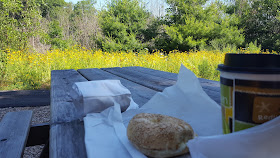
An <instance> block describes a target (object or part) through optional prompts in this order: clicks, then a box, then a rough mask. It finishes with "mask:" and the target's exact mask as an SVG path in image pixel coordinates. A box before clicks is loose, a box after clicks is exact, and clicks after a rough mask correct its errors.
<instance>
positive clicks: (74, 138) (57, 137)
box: [49, 120, 87, 158]
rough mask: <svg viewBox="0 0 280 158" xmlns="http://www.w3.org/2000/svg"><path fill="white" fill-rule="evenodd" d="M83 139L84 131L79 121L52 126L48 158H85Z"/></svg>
mask: <svg viewBox="0 0 280 158" xmlns="http://www.w3.org/2000/svg"><path fill="white" fill-rule="evenodd" d="M58 133H59V134H58ZM84 139H85V130H84V124H83V122H81V121H78V120H76V121H72V122H68V123H63V124H56V125H52V127H51V129H50V146H49V148H50V153H49V156H50V157H51V158H62V157H65V158H66V157H67V158H86V157H87V153H86V148H85V142H84Z"/></svg>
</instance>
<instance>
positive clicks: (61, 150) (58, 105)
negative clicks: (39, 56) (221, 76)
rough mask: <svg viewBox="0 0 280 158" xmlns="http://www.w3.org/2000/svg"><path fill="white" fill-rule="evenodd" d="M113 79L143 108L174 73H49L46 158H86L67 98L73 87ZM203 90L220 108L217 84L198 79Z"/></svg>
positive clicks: (128, 70) (136, 69)
mask: <svg viewBox="0 0 280 158" xmlns="http://www.w3.org/2000/svg"><path fill="white" fill-rule="evenodd" d="M105 79H115V80H120V81H121V83H122V84H123V85H124V86H125V87H126V88H127V89H129V90H130V91H131V93H132V98H133V100H134V101H135V102H136V103H137V104H138V105H139V106H142V105H144V104H145V103H146V102H147V101H148V100H150V99H151V98H152V97H153V96H154V95H155V94H156V93H157V92H161V91H163V90H164V89H165V88H166V87H169V86H172V85H174V84H175V83H176V81H177V74H176V73H169V72H164V71H159V70H153V69H148V68H143V67H123V68H120V67H114V68H101V69H97V68H93V69H80V70H77V71H76V70H53V71H52V73H51V125H50V138H49V141H50V146H49V147H50V153H49V154H50V157H52V158H62V157H67V158H71V157H73V158H76V157H79V158H83V157H87V154H86V148H85V143H84V136H85V131H84V124H83V121H82V120H81V119H80V118H79V117H78V116H77V111H76V108H75V106H74V104H73V101H72V99H71V97H70V94H69V92H70V90H71V88H72V85H73V83H75V82H83V81H94V80H105ZM199 81H200V83H201V85H202V88H203V90H204V91H205V92H206V93H207V94H208V95H209V96H210V97H211V98H212V99H213V100H214V101H216V102H217V103H218V104H220V86H219V82H217V81H211V80H207V79H202V78H199Z"/></svg>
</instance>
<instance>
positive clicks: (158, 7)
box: [64, 0, 167, 16]
mask: <svg viewBox="0 0 280 158" xmlns="http://www.w3.org/2000/svg"><path fill="white" fill-rule="evenodd" d="M64 1H65V2H72V3H73V4H76V3H77V2H78V1H81V0H64ZM143 1H144V3H146V6H147V9H148V10H149V11H151V12H152V13H153V14H154V15H156V16H158V15H163V14H164V13H165V12H164V10H165V8H167V4H166V3H165V2H164V1H165V0H143ZM96 2H97V3H96V4H95V5H94V7H95V8H96V9H97V10H101V8H102V7H105V4H106V2H107V0H96Z"/></svg>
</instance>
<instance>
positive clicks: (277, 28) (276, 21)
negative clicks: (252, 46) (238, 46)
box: [229, 0, 280, 51]
mask: <svg viewBox="0 0 280 158" xmlns="http://www.w3.org/2000/svg"><path fill="white" fill-rule="evenodd" d="M229 8H231V12H234V13H235V14H237V15H238V16H239V17H240V19H241V23H240V28H243V29H244V34H245V38H246V43H250V42H255V41H257V44H258V45H261V46H262V48H263V49H269V50H276V51H280V18H279V17H280V1H279V0H248V1H244V0H235V1H234V3H233V5H232V6H230V7H229ZM233 10H234V11H233Z"/></svg>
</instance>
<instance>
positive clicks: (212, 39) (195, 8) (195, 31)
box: [156, 0, 244, 51]
mask: <svg viewBox="0 0 280 158" xmlns="http://www.w3.org/2000/svg"><path fill="white" fill-rule="evenodd" d="M167 2H168V3H169V4H170V6H171V8H169V14H168V19H170V20H169V21H167V22H166V24H167V25H166V26H165V32H164V33H163V34H162V35H161V36H159V37H158V38H157V39H156V44H157V45H158V47H161V48H163V49H165V50H167V51H170V50H173V49H177V50H180V51H188V50H190V49H199V48H205V47H206V46H208V47H209V46H211V43H215V44H216V45H221V46H220V47H224V46H226V45H228V44H230V45H236V46H240V45H241V44H242V43H243V41H244V37H243V35H242V30H241V29H238V26H237V24H238V23H239V20H238V18H237V17H236V16H235V15H229V14H226V13H225V11H224V7H223V5H222V4H220V3H212V4H211V5H209V6H205V7H203V5H204V4H205V2H206V1H205V0H168V1H167ZM212 48H213V47H212Z"/></svg>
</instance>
